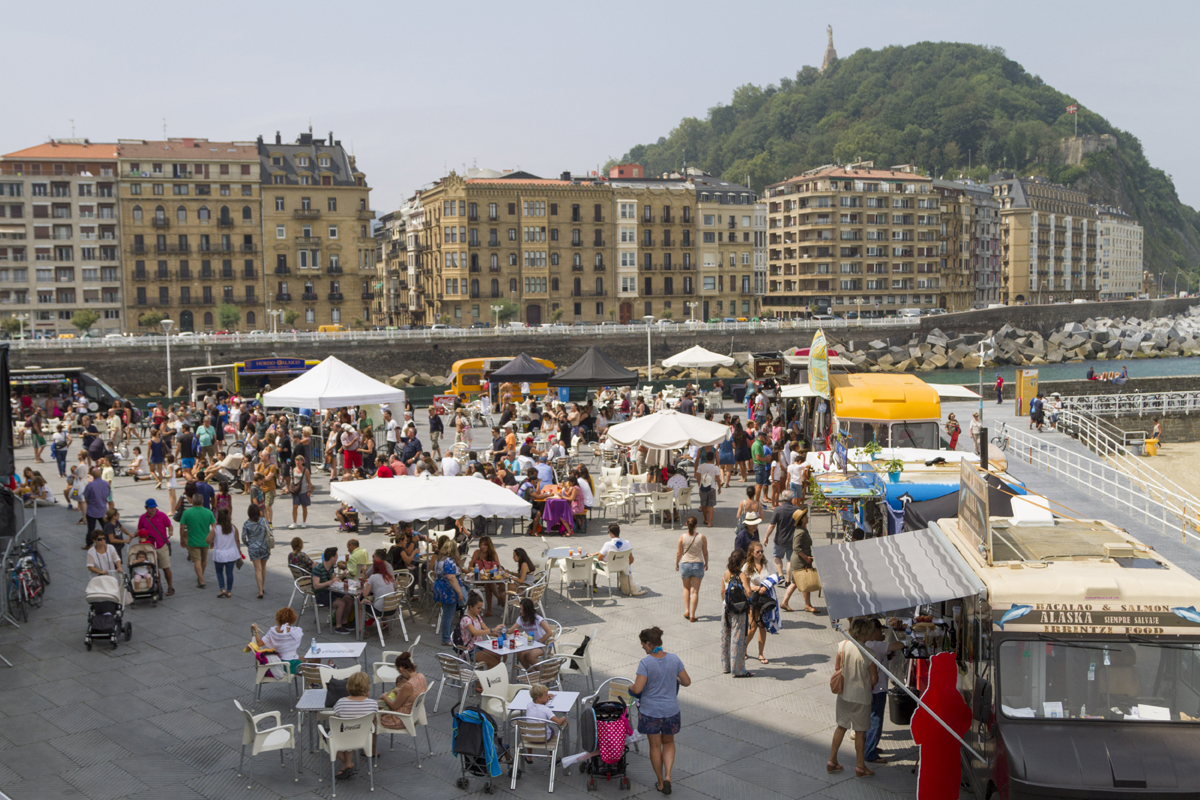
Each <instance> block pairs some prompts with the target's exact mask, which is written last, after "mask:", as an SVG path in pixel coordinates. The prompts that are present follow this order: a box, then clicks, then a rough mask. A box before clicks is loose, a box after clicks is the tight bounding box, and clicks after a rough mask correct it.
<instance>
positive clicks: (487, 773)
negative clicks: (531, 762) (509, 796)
mask: <svg viewBox="0 0 1200 800" xmlns="http://www.w3.org/2000/svg"><path fill="white" fill-rule="evenodd" d="M451 715H452V716H453V717H454V743H453V745H452V748H451V749H452V752H453V753H454V755H456V756H459V757H460V758H461V759H462V776H461V777H459V779H458V780H456V781H455V782H454V785H455V786H456V787H457V788H459V789H462V790H463V791H466V790H467V789H468V788H469V787H470V785H471V780H470V778H469V777H468V776H469V775H475V776H478V777H481V778H483V779H484V784H483V792H484V794H492V793H493V792H495V791H496V787H495V786H494V785H493V784H492V778H497V777H499V776H500V774H501V772H502V770H501V769H500V757H501V756H503V755H505V752H506V751H505V747H504V743H503V742H501V741H500V737H499V735H497V731H496V721H495V720H494V719H492V715H491V714H488V713H487V712H486V711H483V710H482V709H478V708H468V709H464V710H463V711H459V710H458V706H455V707H454V710H453V711H452V712H451Z"/></svg>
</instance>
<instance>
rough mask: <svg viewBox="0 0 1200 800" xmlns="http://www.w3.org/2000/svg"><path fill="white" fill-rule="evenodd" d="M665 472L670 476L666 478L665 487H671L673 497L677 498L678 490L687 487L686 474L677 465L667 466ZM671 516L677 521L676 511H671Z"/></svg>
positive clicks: (677, 514) (677, 513)
mask: <svg viewBox="0 0 1200 800" xmlns="http://www.w3.org/2000/svg"><path fill="white" fill-rule="evenodd" d="M667 474H668V475H670V476H671V477H669V478H667V488H668V489H673V490H674V491H675V497H676V498H678V497H679V490H680V489H686V488H688V481H687V475H685V474H684V472H683V470H681V469H679V468H678V467H667ZM671 516H672V518H673V519H674V520H675V521H676V522H678V521H679V512H678V511H672V512H671Z"/></svg>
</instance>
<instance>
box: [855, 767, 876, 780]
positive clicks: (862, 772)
mask: <svg viewBox="0 0 1200 800" xmlns="http://www.w3.org/2000/svg"><path fill="white" fill-rule="evenodd" d="M874 775H875V772H874V771H873V770H869V769H859V768H858V767H855V768H854V777H856V778H871V777H874Z"/></svg>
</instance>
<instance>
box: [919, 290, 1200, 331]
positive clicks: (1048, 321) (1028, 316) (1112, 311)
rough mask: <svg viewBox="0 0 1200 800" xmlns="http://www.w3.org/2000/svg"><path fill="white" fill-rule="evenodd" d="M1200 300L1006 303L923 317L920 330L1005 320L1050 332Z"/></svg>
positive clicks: (985, 327) (1174, 309) (1166, 311)
mask: <svg viewBox="0 0 1200 800" xmlns="http://www.w3.org/2000/svg"><path fill="white" fill-rule="evenodd" d="M1198 303H1200V298H1195V297H1184V298H1178V297H1172V298H1163V299H1160V300H1122V301H1119V302H1114V303H1064V304H1062V305H1050V306H1004V307H1003V308H983V309H978V310H976V311H960V312H958V313H957V314H939V315H937V316H933V317H922V318H921V332H922V333H928V332H929V331H931V330H933V329H934V328H939V329H941V330H942V331H944V332H946V333H986V332H987V331H989V330H1000V328H1002V327H1004V325H1005V324H1008V325H1012V326H1013V327H1014V328H1023V329H1024V330H1037V331H1040V332H1041V333H1043V334H1049V333H1051V332H1053V331H1056V330H1061V329H1062V326H1063V325H1064V324H1066V323H1068V322H1084V321H1085V320H1087V319H1089V318H1099V317H1110V318H1113V319H1115V318H1117V317H1137V318H1138V319H1150V318H1152V317H1166V316H1170V315H1172V314H1182V313H1184V312H1186V311H1187V310H1188V309H1189V308H1191V307H1192V306H1194V305H1196V304H1198Z"/></svg>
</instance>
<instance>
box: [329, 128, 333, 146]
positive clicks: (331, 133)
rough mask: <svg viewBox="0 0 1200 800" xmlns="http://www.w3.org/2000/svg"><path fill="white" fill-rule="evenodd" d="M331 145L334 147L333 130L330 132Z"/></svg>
mask: <svg viewBox="0 0 1200 800" xmlns="http://www.w3.org/2000/svg"><path fill="white" fill-rule="evenodd" d="M329 146H330V147H333V131H330V132H329Z"/></svg>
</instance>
